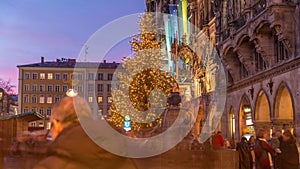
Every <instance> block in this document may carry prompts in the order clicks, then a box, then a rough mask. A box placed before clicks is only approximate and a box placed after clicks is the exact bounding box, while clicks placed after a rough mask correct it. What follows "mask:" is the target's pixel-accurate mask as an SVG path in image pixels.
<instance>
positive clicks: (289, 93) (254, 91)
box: [215, 0, 300, 139]
mask: <svg viewBox="0 0 300 169" xmlns="http://www.w3.org/2000/svg"><path fill="white" fill-rule="evenodd" d="M215 14H216V21H215V24H216V42H217V48H218V49H219V54H220V56H221V58H222V60H223V63H224V65H225V67H226V69H227V82H228V85H227V86H228V87H227V92H228V93H227V103H226V108H225V113H224V114H223V118H222V123H221V129H222V130H223V131H224V133H225V134H226V136H227V137H232V138H236V139H238V138H240V137H241V136H242V135H244V134H254V133H255V130H256V129H258V128H261V127H263V128H265V129H267V130H268V131H270V132H272V131H274V130H283V129H286V128H289V129H291V130H293V131H295V133H296V134H297V136H298V137H299V136H300V126H299V122H300V111H299V110H300V93H299V92H300V86H299V82H300V80H299V79H300V78H299V77H300V59H299V57H300V52H299V49H300V44H299V43H300V40H299V36H300V35H299V32H300V27H299V19H300V17H299V1H295V0H260V1H250V0H218V1H216V2H215Z"/></svg>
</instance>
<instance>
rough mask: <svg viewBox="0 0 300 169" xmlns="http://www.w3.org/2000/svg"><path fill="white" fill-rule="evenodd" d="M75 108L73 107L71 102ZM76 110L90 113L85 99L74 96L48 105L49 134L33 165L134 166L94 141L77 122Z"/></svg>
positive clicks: (51, 168)
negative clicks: (48, 142) (44, 150)
mask: <svg viewBox="0 0 300 169" xmlns="http://www.w3.org/2000/svg"><path fill="white" fill-rule="evenodd" d="M74 105H76V106H78V107H76V111H75V106H74ZM76 112H77V113H80V114H84V115H86V116H91V109H90V107H89V105H88V103H87V102H86V101H85V100H84V99H83V98H80V97H78V96H76V97H65V98H63V99H62V100H61V101H60V102H59V103H58V104H56V105H55V106H54V107H53V109H52V115H51V118H50V120H51V123H52V126H51V132H50V133H51V137H52V138H53V140H54V141H53V142H52V143H51V145H49V148H48V151H47V157H46V158H45V159H44V160H42V161H41V162H39V164H38V165H36V166H35V167H34V169H110V168H112V169H135V168H136V167H135V165H134V163H133V162H132V161H131V160H130V159H128V158H123V157H119V156H116V155H114V154H112V153H110V152H107V151H105V150H104V149H102V148H100V147H99V146H98V145H97V144H95V143H94V142H93V141H92V140H91V139H90V138H89V137H88V136H87V134H86V133H85V131H84V130H83V128H82V127H81V125H80V123H79V119H78V117H77V114H76Z"/></svg>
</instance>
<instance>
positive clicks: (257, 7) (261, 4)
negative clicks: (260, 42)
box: [252, 0, 267, 17]
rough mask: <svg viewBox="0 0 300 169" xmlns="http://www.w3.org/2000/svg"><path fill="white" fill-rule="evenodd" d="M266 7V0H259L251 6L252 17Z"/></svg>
mask: <svg viewBox="0 0 300 169" xmlns="http://www.w3.org/2000/svg"><path fill="white" fill-rule="evenodd" d="M266 7H267V1H266V0H260V1H258V2H257V3H256V4H254V5H253V6H252V9H253V17H255V16H257V15H258V14H260V13H261V12H262V11H263V10H265V9H266Z"/></svg>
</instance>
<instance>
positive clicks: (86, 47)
mask: <svg viewBox="0 0 300 169" xmlns="http://www.w3.org/2000/svg"><path fill="white" fill-rule="evenodd" d="M88 50H89V46H88V45H85V49H84V59H83V61H84V62H86V60H87V54H88V53H89V52H88Z"/></svg>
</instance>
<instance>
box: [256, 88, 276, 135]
mask: <svg viewBox="0 0 300 169" xmlns="http://www.w3.org/2000/svg"><path fill="white" fill-rule="evenodd" d="M255 128H256V129H259V128H264V129H266V130H267V131H268V132H270V131H271V129H273V127H272V125H271V111H270V103H269V100H268V98H267V95H266V93H265V92H264V91H260V92H259V94H258V96H257V99H256V103H255Z"/></svg>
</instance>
